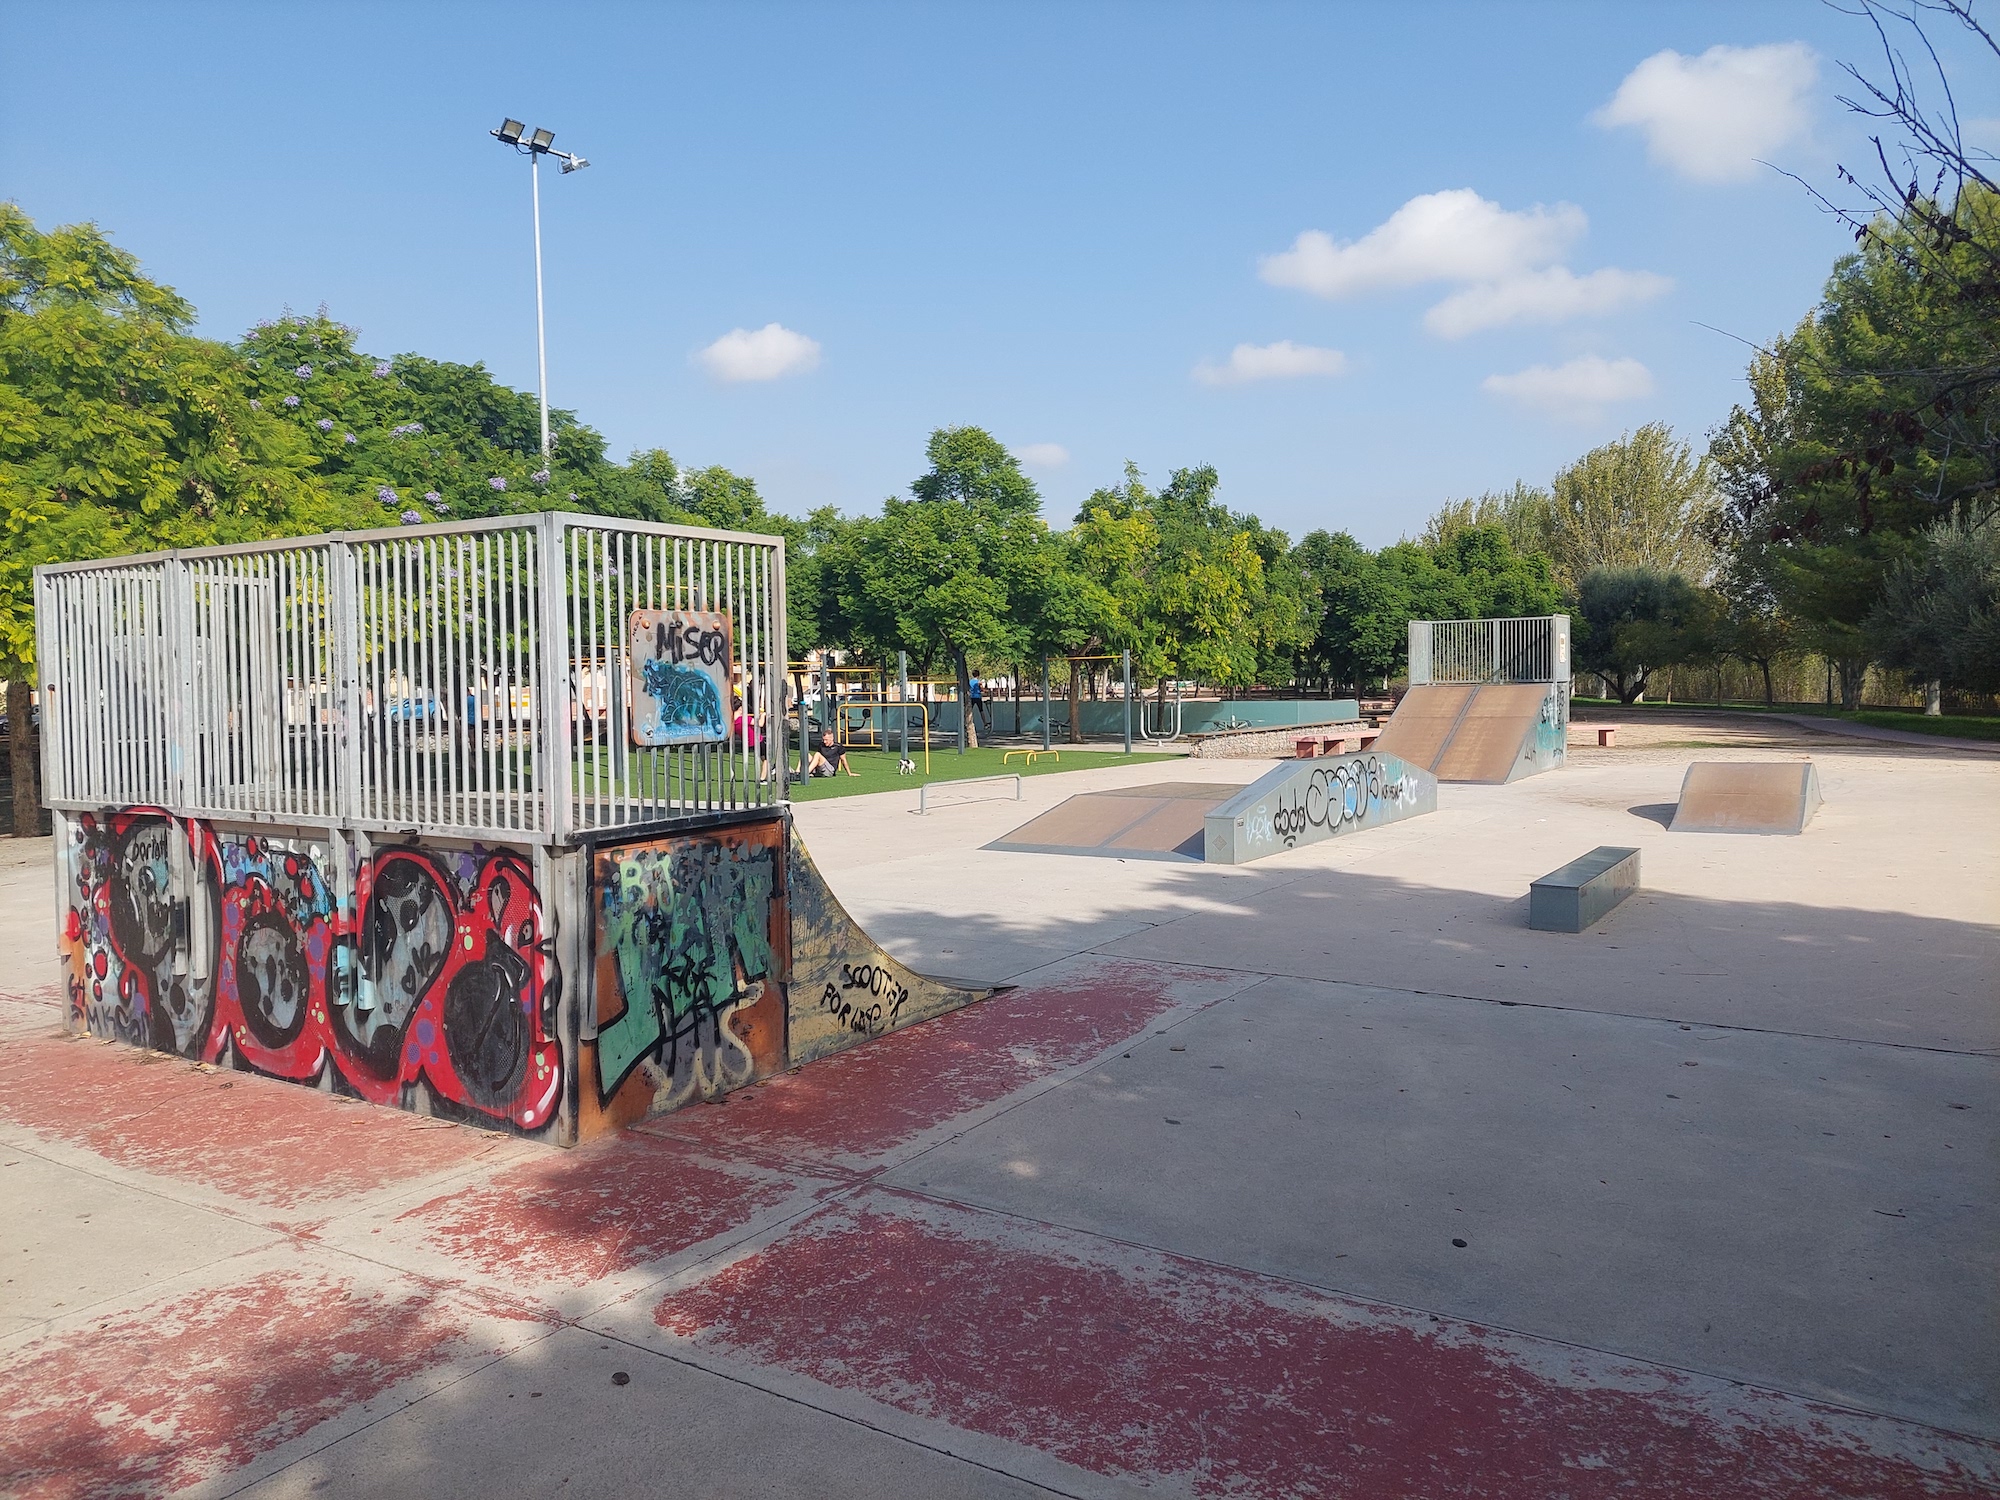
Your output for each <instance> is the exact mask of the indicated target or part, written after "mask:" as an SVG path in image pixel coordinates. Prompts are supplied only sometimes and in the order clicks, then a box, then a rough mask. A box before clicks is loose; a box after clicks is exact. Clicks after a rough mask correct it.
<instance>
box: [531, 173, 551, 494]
mask: <svg viewBox="0 0 2000 1500" xmlns="http://www.w3.org/2000/svg"><path fill="white" fill-rule="evenodd" d="M528 178H529V180H530V181H531V182H533V183H534V185H535V186H534V193H535V356H536V360H537V362H538V365H539V367H540V370H541V380H540V387H541V389H540V391H539V395H540V396H541V399H542V467H544V468H547V467H548V462H549V340H548V334H547V332H546V331H545V330H544V327H543V323H542V153H541V152H539V151H534V152H530V153H529V156H528Z"/></svg>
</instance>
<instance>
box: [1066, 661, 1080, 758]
mask: <svg viewBox="0 0 2000 1500" xmlns="http://www.w3.org/2000/svg"><path fill="white" fill-rule="evenodd" d="M1069 742H1070V743H1071V744H1072V745H1081V744H1082V743H1083V663H1082V662H1080V661H1078V660H1077V659H1076V658H1075V657H1071V658H1070V662H1069Z"/></svg>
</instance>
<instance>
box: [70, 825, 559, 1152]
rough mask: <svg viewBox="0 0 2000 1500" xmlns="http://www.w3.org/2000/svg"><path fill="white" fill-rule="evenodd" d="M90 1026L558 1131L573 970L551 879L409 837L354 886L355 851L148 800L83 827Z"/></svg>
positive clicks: (234, 1062) (83, 1007)
mask: <svg viewBox="0 0 2000 1500" xmlns="http://www.w3.org/2000/svg"><path fill="white" fill-rule="evenodd" d="M70 836H71V840H72V845H73V847H72V849H71V851H70V859H69V869H70V872H71V873H70V889H69V892H68V903H69V912H68V916H67V919H66V922H65V929H64V934H63V947H64V950H65V953H66V956H67V959H68V963H69V969H70V980H69V985H70V1011H71V1018H72V1024H74V1025H77V1026H80V1027H82V1028H84V1029H86V1030H88V1031H89V1032H90V1033H91V1034H92V1035H94V1036H102V1037H110V1038H115V1039H117V1040H120V1041H125V1042H130V1043H134V1044H136V1045H140V1046H148V1047H152V1048H154V1049H156V1050H159V1051H166V1052H173V1053H176V1054H178V1055H179V1056H182V1057H187V1058H190V1059H193V1060H196V1061H200V1062H208V1063H223V1064H227V1065H230V1066H237V1067H243V1068H247V1069H250V1070H253V1071H255V1072H259V1073H263V1074H266V1075H268V1076H270V1077H274V1078H283V1079H289V1080H292V1081H295V1082H301V1083H314V1084H318V1083H325V1084H326V1085H328V1086H329V1087H332V1088H333V1089H334V1090H335V1091H337V1092H340V1093H345V1094H350V1095H356V1096H359V1097H361V1098H364V1099H368V1100H370V1101H371V1102H374V1103H377V1104H392V1105H401V1106H403V1107H406V1108H407V1107H412V1106H413V1105H414V1104H415V1102H416V1094H417V1090H418V1088H419V1087H420V1086H421V1087H423V1088H426V1089H427V1090H428V1093H429V1103H430V1104H431V1106H432V1108H433V1109H435V1110H438V1111H439V1112H442V1113H447V1114H458V1115H462V1116H463V1117H465V1118H468V1119H474V1120H479V1121H483V1122H485V1123H489V1124H505V1125H508V1126H511V1127H513V1128H515V1129H517V1130H521V1131H526V1132H536V1133H538V1132H541V1131H543V1130H545V1129H546V1128H547V1127H548V1126H549V1125H550V1123H551V1122H552V1121H553V1120H554V1119H555V1116H556V1113H557V1108H558V1104H559V1102H560V1099H561V1096H562V1086H563V1064H562V1056H561V1049H560V1046H559V1044H558V1042H557V1041H556V1039H555V1038H556V1025H555V1015H556V1007H557V1004H558V1002H559V999H560V996H561V990H562V985H561V977H560V973H559V970H558V968H557V965H556V962H555V955H554V949H553V945H552V944H551V942H550V940H549V933H548V930H547V923H546V921H545V918H544V913H543V910H542V903H541V898H540V896H539V894H538V893H537V891H536V889H535V883H534V877H533V872H532V870H531V869H530V868H529V866H528V865H527V864H526V862H525V861H524V860H522V859H521V858H520V857H519V856H518V855H515V854H512V853H509V852H505V851H492V850H485V849H476V848H475V849H468V850H442V849H429V848H427V849H423V850H416V849H405V848H391V849H383V850H378V851H376V852H375V853H374V854H373V855H372V856H371V857H369V858H368V859H366V860H362V861H360V862H359V867H358V868H357V869H356V870H355V871H354V883H353V898H352V900H351V902H349V903H346V904H343V902H342V901H341V900H340V899H339V896H338V894H337V891H338V888H339V881H340V872H341V870H342V868H343V862H345V861H347V860H348V850H347V846H346V845H345V844H335V843H332V842H330V841H327V840H312V839H301V838H286V837H271V836H266V835H263V834H250V833H245V832H241V831H225V832H223V833H221V834H218V833H217V832H216V831H215V829H214V828H213V826H212V825H210V824H208V823H206V822H204V821H202V820H199V819H179V818H174V817H170V816H168V815H167V814H165V813H163V812H157V811H153V810H149V809H134V810H131V811H127V812H120V813H113V814H110V815H108V816H93V815H90V814H84V815H81V816H78V817H77V818H75V819H74V820H73V821H72V824H71V835H70Z"/></svg>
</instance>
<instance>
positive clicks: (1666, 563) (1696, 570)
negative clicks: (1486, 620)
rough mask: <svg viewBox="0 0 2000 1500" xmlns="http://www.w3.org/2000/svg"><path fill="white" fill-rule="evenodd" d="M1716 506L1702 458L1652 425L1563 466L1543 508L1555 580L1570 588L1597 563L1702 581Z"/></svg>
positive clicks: (1662, 426) (1708, 560)
mask: <svg viewBox="0 0 2000 1500" xmlns="http://www.w3.org/2000/svg"><path fill="white" fill-rule="evenodd" d="M1716 504H1717V495H1716V490H1715V482H1714V476H1713V474H1712V472H1711V470H1710V467H1709V464H1708V461H1707V460H1706V459H1705V458H1697V457H1696V456H1695V455H1694V452H1693V449H1692V448H1691V447H1690V445H1689V444H1687V443H1685V442H1677V441H1676V440H1675V438H1674V435H1673V431H1672V429H1670V428H1669V427H1667V426H1666V424H1665V423H1662V422H1649V423H1647V424H1646V425H1645V426H1644V427H1641V428H1640V429H1639V430H1638V431H1636V432H1630V433H1627V434H1625V436H1623V437H1621V438H1620V439H1618V440H1617V441H1616V442H1612V443H1606V444H1604V445H1603V446H1602V447H1599V448H1593V449H1591V450H1590V452H1588V453H1586V454H1584V455H1583V457H1581V458H1579V459H1578V460H1576V462H1575V463H1572V464H1570V465H1569V466H1568V467H1567V468H1564V469H1562V470H1560V471H1559V472H1558V473H1557V474H1556V477H1555V482H1554V485H1553V488H1552V495H1551V499H1550V504H1549V510H1548V552H1549V560H1550V562H1551V563H1552V564H1553V566H1554V570H1555V577H1556V581H1557V582H1558V583H1559V584H1560V585H1561V586H1562V587H1563V589H1564V590H1565V591H1574V590H1575V589H1576V587H1577V586H1578V584H1579V583H1580V582H1581V580H1582V579H1583V577H1584V575H1585V574H1587V573H1590V572H1593V571H1595V570H1597V569H1599V568H1648V569H1652V570H1654V571H1657V572H1665V573H1679V574H1682V575H1683V576H1685V577H1688V578H1696V579H1700V578H1706V577H1707V576H1708V574H1709V571H1710V569H1711V567H1712V565H1713V554H1712V547H1711V544H1710V542H1709V534H1710V530H1711V517H1712V515H1713V513H1714V511H1715V508H1716Z"/></svg>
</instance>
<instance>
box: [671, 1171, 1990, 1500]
mask: <svg viewBox="0 0 2000 1500" xmlns="http://www.w3.org/2000/svg"><path fill="white" fill-rule="evenodd" d="M866 1198H867V1200H868V1203H869V1205H870V1206H861V1207H846V1206H843V1207H840V1208H835V1209H829V1210H827V1211H824V1212H822V1213H821V1214H819V1215H817V1216H815V1217H814V1218H813V1219H812V1220H809V1221H807V1222H806V1223H805V1224H803V1225H801V1226H800V1227H799V1228H797V1229H795V1230H793V1231H792V1232H791V1233H789V1234H787V1235H786V1236H784V1237H782V1238H780V1239H779V1240H777V1241H776V1242H775V1243H774V1244H772V1245H771V1246H770V1247H768V1248H767V1249H765V1250H763V1251H761V1252H759V1253H757V1254H754V1255H752V1256H750V1257H748V1258H747V1259H744V1260H742V1261H740V1262H738V1263H737V1264H736V1265H734V1266H732V1267H730V1268H729V1269H727V1270H725V1271H723V1272H721V1273H719V1274H717V1275H716V1276H715V1277H713V1278H712V1279H710V1280H708V1281H707V1282H704V1283H702V1284H701V1285H698V1286H694V1287H691V1288H688V1289H686V1290H684V1291H679V1292H675V1293H673V1294H671V1295H669V1296H668V1297H666V1298H665V1299H663V1300H662V1301H661V1302H660V1303H659V1304H658V1306H657V1308H656V1309H655V1314H654V1315H655V1318H656V1320H657V1321H658V1322H659V1324H660V1325H661V1327H663V1328H665V1329H667V1330H668V1331H669V1332H671V1333H674V1334H677V1335H680V1336H682V1337H685V1338H687V1339H690V1340H693V1341H695V1342H696V1343H697V1344H699V1345H700V1346H701V1347H702V1348H704V1349H707V1350H712V1351H715V1352H718V1353H725V1354H729V1355H734V1356H739V1357H747V1358H750V1359H752V1360H755V1361H757V1362H760V1363H763V1364H767V1365H774V1366H780V1367H783V1368H785V1369H789V1370H792V1371H795V1372H797V1373H799V1374H802V1375H806V1376H809V1377H811V1378H813V1379H815V1380H819V1381H823V1382H825V1383H827V1384H829V1385H835V1386H840V1387H843V1388H846V1389H851V1390H856V1391H859V1392H861V1393H863V1394H864V1395H867V1396H870V1397H872V1398H873V1399H875V1400H877V1401H881V1402H884V1403H886V1404H888V1405H890V1406H894V1407H897V1408H900V1409H902V1410H904V1411H908V1412H912V1413H915V1414H918V1415H920V1416H924V1417H928V1418H934V1419H937V1420H940V1421H944V1422H948V1423H950V1424H952V1425H954V1426H957V1427H961V1428H967V1429H971V1430H973V1431H977V1432H983V1433H988V1434H991V1435H993V1436H996V1437H1000V1438H1005V1439H1008V1440H1010V1441H1013V1442H1017V1443H1022V1444H1025V1445H1027V1446H1030V1447H1033V1448H1037V1449H1040V1450H1042V1451H1044V1452H1048V1453H1051V1454H1053V1455H1055V1456H1056V1457H1058V1458H1061V1459H1063V1460H1065V1461H1066V1462H1068V1463H1071V1464H1075V1465H1078V1466H1080V1467H1083V1468H1086V1469H1090V1470H1094V1471H1096V1472H1098V1473H1102V1474H1106V1475H1113V1476H1119V1477H1125V1478H1131V1479H1136V1480H1140V1481H1146V1480H1167V1481H1171V1482H1174V1483H1178V1484H1182V1485H1186V1486H1189V1487H1191V1488H1192V1489H1193V1490H1194V1491H1195V1492H1196V1493H1198V1494H1204V1495H1231V1496H1240V1495H1253V1496H1263V1495H1270V1496H1280V1495H1282V1496H1297V1495H1315V1496H1342V1497H1348V1496H1351V1497H1356V1500H1361V1497H1366V1500H1387V1497H1404V1496H1407V1497H1411V1500H1418V1497H1424V1500H1428V1497H1436V1496H1444V1495H1451V1496H1488V1497H1509V1500H1513V1497H1519V1500H1550V1497H1555V1496H1563V1497H1567V1500H1599V1497H1604V1500H1610V1497H1613V1496H1631V1495H1645V1496H1647V1497H1648V1500H1696V1497H1700V1500H1721V1497H1738V1496H1758V1497H1783V1500H1838V1497H1847V1496H1854V1497H1860V1496H1870V1497H1877V1500H1882V1497H1902V1496H1929V1497H1938V1500H1942V1497H1971V1496H1975V1495H1985V1496H1991V1495H1992V1494H1993V1493H1994V1490H1993V1489H1992V1488H1991V1485H1992V1483H1993V1477H1994V1474H1995V1473H1996V1472H2000V1447H1994V1446H1989V1445H1980V1444H1975V1443H1966V1442H1962V1441H1960V1440H1956V1439H1952V1440H1948V1441H1949V1444H1950V1446H1949V1450H1948V1451H1943V1450H1938V1449H1937V1448H1936V1447H1935V1445H1934V1439H1933V1435H1931V1434H1929V1433H1928V1432H1927V1431H1926V1430H1925V1429H1920V1428H1914V1427H1910V1426H1907V1425H1904V1424H1897V1423H1891V1422H1886V1421H1874V1420H1871V1419H1866V1418H1856V1417H1855V1416H1853V1415H1852V1414H1849V1413H1832V1412H1828V1411H1825V1410H1824V1409H1822V1408H1815V1407H1813V1406H1811V1405H1809V1404H1807V1403H1804V1402H1798V1401H1790V1400H1786V1399H1784V1398H1780V1397H1775V1396H1766V1395H1762V1394H1759V1393H1753V1392H1746V1391H1742V1390H1740V1389H1736V1388H1732V1387H1728V1386H1723V1385H1720V1384H1719V1383H1716V1382H1707V1381H1695V1380H1693V1379H1690V1378H1689V1377H1684V1376H1679V1375H1676V1374H1674V1373H1672V1372H1667V1371H1661V1370H1657V1369H1653V1368H1649V1367H1645V1366H1636V1365H1621V1366H1612V1365H1609V1364H1608V1363H1606V1362H1605V1361H1603V1360H1602V1358H1601V1357H1599V1356H1587V1355H1582V1354H1579V1353H1576V1352H1573V1351H1569V1350H1566V1349H1563V1348H1562V1347H1560V1346H1556V1345H1545V1344H1538V1342H1537V1341H1532V1340H1526V1339H1521V1338H1516V1337H1512V1336H1499V1335H1493V1334H1488V1333H1484V1332H1482V1331H1481V1330H1479V1329H1476V1328H1472V1327H1468V1326H1466V1325H1462V1324H1454V1323H1451V1322H1448V1321H1447V1322H1439V1321H1436V1320H1428V1321H1426V1320H1422V1319H1420V1318H1419V1317H1418V1316H1417V1315H1413V1314H1406V1313H1397V1312H1393V1311H1391V1310H1388V1309H1384V1308H1379V1307H1372V1306H1370V1305H1368V1304H1364V1303H1359V1302H1355V1301H1351V1300H1346V1299H1339V1298H1334V1297H1330V1296H1324V1295H1320V1294H1316V1293H1309V1292H1303V1291H1301V1290H1300V1289H1298V1288H1294V1287H1288V1286H1286V1285H1284V1284H1282V1283H1277V1282H1273V1281H1269V1280H1266V1279H1263V1278H1258V1277H1254V1276H1249V1275H1245V1274H1240V1273H1234V1272H1229V1271H1225V1270H1220V1269H1217V1268H1214V1267H1211V1266H1207V1265H1203V1264H1200V1263H1196V1262H1189V1261H1182V1260H1178V1259H1175V1258H1173V1257H1169V1256H1163V1255H1151V1254H1144V1253H1139V1252H1134V1253H1133V1254H1132V1255H1131V1257H1130V1260H1129V1261H1128V1263H1126V1264H1123V1265H1116V1264H1110V1263H1107V1262H1105V1261H1104V1260H1103V1259H1102V1258H1101V1257H1102V1256H1103V1255H1104V1254H1105V1253H1106V1252H1107V1251H1109V1250H1111V1248H1112V1247H1108V1246H1104V1245H1103V1244H1102V1243H1101V1242H1097V1243H1096V1244H1095V1245H1093V1244H1092V1242H1090V1241H1088V1240H1086V1239H1084V1238H1083V1237H1080V1236H1069V1235H1059V1234H1055V1233H1049V1234H1046V1235H1030V1234H1029V1233H1028V1232H1027V1231H1024V1230H1022V1229H1020V1228H1019V1227H1018V1226H1016V1225H1014V1224H1013V1223H1012V1222H1011V1221H1004V1220H1000V1219H998V1218H997V1217H996V1216H993V1215H987V1214H978V1213H973V1212H968V1211H963V1210H956V1209H945V1208H942V1207H940V1206H937V1205H930V1204H923V1203H912V1202H910V1201H908V1200H901V1199H898V1198H897V1197H895V1196H893V1195H887V1194H881V1193H869V1194H867V1195H866ZM1093 1256H1094V1257H1097V1258H1095V1259H1093V1258H1090V1257H1093ZM1536 1351H1539V1352H1538V1353H1537V1352H1536ZM1589 1361H1595V1362H1596V1364H1597V1368H1596V1369H1590V1368H1588V1367H1587V1362H1589ZM1823 1419H1831V1420H1823ZM1857 1429H1865V1430H1867V1431H1870V1432H1875V1433H1879V1434H1881V1435H1882V1439H1883V1440H1882V1442H1881V1443H1880V1445H1879V1446H1875V1447H1870V1446H1863V1445H1862V1443H1861V1442H1860V1441H1858V1440H1857V1439H1856V1438H1855V1437H1854V1436H1853V1434H1854V1433H1855V1432H1856V1430H1857ZM1842 1434H1845V1436H1843V1435H1842ZM1968 1451H1976V1452H1978V1453H1979V1454H1981V1455H1983V1459H1984V1474H1983V1477H1977V1476H1973V1475H1969V1474H1967V1473H1966V1472H1964V1470H1963V1469H1962V1468H1960V1467H1959V1466H1958V1464H1957V1462H1956V1461H1955V1459H1954V1458H1953V1457H1952V1456H1950V1455H1958V1456H1959V1457H1962V1456H1963V1455H1964V1454H1965V1453H1967V1452H1968Z"/></svg>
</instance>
